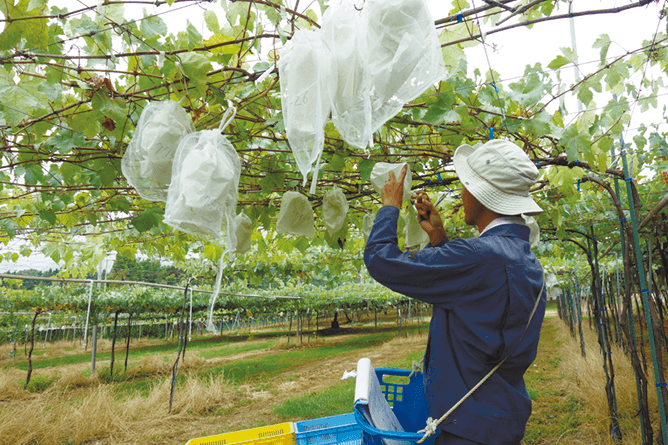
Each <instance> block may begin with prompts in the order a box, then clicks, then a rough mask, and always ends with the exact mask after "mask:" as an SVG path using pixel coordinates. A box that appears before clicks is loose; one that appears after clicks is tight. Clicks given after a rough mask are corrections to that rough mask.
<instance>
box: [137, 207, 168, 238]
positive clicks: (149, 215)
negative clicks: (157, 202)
mask: <svg viewBox="0 0 668 445" xmlns="http://www.w3.org/2000/svg"><path fill="white" fill-rule="evenodd" d="M162 219H163V209H162V208H161V207H159V206H154V207H151V208H148V209H146V210H145V211H144V212H143V213H142V214H141V215H139V216H135V217H134V218H132V219H131V220H130V224H131V225H132V226H134V227H135V228H136V229H137V230H139V232H146V231H148V230H151V229H152V228H153V227H157V226H158V225H159V224H160V223H161V222H162Z"/></svg>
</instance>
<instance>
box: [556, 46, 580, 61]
mask: <svg viewBox="0 0 668 445" xmlns="http://www.w3.org/2000/svg"><path fill="white" fill-rule="evenodd" d="M559 49H560V50H561V52H562V53H563V54H564V56H565V57H566V59H567V60H568V61H569V62H575V61H576V60H578V53H577V52H575V50H573V49H571V48H569V47H562V48H559Z"/></svg>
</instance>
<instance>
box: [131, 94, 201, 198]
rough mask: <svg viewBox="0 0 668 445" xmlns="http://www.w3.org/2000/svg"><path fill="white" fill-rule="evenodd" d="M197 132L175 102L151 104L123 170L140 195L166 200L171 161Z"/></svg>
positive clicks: (142, 116)
mask: <svg viewBox="0 0 668 445" xmlns="http://www.w3.org/2000/svg"><path fill="white" fill-rule="evenodd" d="M194 131H195V127H194V125H193V123H192V119H190V116H188V114H187V113H186V112H185V110H184V109H183V108H182V107H181V106H180V105H179V104H178V103H176V102H174V101H171V100H168V101H164V102H151V103H149V104H148V105H146V107H144V110H143V111H142V113H141V116H140V117H139V122H137V127H136V128H135V132H134V135H133V136H132V140H131V141H130V143H129V144H128V148H127V150H126V151H125V154H124V155H123V159H122V161H121V170H122V171H123V175H125V178H126V179H127V181H128V183H129V184H130V185H131V186H133V187H134V188H135V189H136V190H137V193H139V196H141V197H142V198H144V199H147V200H149V201H165V200H166V199H167V190H168V189H169V184H170V183H171V179H172V162H173V160H174V154H175V153H176V149H177V148H178V146H179V143H180V142H181V139H183V137H184V136H186V135H188V134H190V133H192V132H194Z"/></svg>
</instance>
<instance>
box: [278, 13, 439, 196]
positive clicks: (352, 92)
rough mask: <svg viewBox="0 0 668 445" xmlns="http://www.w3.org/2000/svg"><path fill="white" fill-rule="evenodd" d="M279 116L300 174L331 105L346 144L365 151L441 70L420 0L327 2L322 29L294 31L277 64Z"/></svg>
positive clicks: (316, 149)
mask: <svg viewBox="0 0 668 445" xmlns="http://www.w3.org/2000/svg"><path fill="white" fill-rule="evenodd" d="M278 68H279V74H280V79H281V103H282V108H283V119H284V121H285V128H286V133H287V137H288V141H289V142H290V147H291V149H292V151H293V153H294V155H295V160H296V161H297V165H298V167H299V169H300V171H301V172H302V174H303V175H304V183H305V182H306V175H307V174H308V172H309V171H311V170H312V165H313V163H314V162H315V163H316V166H315V167H314V168H313V176H314V180H313V183H312V185H311V193H315V181H316V179H317V173H318V172H317V169H318V165H317V162H318V160H319V159H320V155H321V154H322V148H323V144H324V131H323V128H324V126H325V124H326V123H327V120H328V118H329V113H330V110H331V113H332V120H333V122H334V125H336V127H337V129H338V130H339V132H340V133H341V136H342V137H343V139H344V140H345V141H346V142H347V143H348V144H350V145H352V146H355V147H358V148H366V147H367V145H371V144H372V143H373V133H374V131H376V130H378V129H379V128H380V127H381V126H382V125H383V124H384V123H385V122H386V121H387V120H388V119H389V118H391V117H392V116H394V115H395V114H397V113H398V112H399V110H401V108H402V107H403V105H404V104H405V103H407V102H409V101H411V100H413V99H415V98H416V97H418V96H419V95H420V94H422V93H423V92H424V91H425V90H426V89H427V88H429V87H430V86H431V85H433V84H434V83H436V82H438V81H439V80H440V79H442V78H443V77H444V76H445V75H446V71H445V64H444V63H443V56H442V52H441V47H440V43H439V40H438V34H437V32H436V27H435V26H434V21H433V20H432V18H431V14H430V12H429V8H428V6H427V3H426V0H367V1H366V2H364V3H363V9H362V12H361V13H360V12H359V10H358V9H357V7H356V5H355V2H354V0H340V1H338V2H335V3H333V4H332V5H331V6H330V8H328V10H327V11H326V12H325V14H324V16H323V24H322V29H320V30H317V31H311V30H298V31H296V32H295V34H294V35H293V37H292V40H290V41H289V42H288V43H287V44H286V45H285V47H284V49H283V51H282V52H281V58H280V59H279V62H278Z"/></svg>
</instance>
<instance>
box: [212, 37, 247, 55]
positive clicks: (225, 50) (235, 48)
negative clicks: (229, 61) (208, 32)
mask: <svg viewBox="0 0 668 445" xmlns="http://www.w3.org/2000/svg"><path fill="white" fill-rule="evenodd" d="M234 40H235V39H234V38H233V37H230V36H226V35H224V34H214V35H213V36H211V38H210V39H207V40H205V41H204V44H205V45H206V46H213V45H222V46H217V47H215V48H211V49H210V50H209V51H211V52H212V53H213V54H237V53H238V52H239V50H240V48H241V47H240V46H239V45H237V44H229V45H224V43H227V42H233V41H234Z"/></svg>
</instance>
